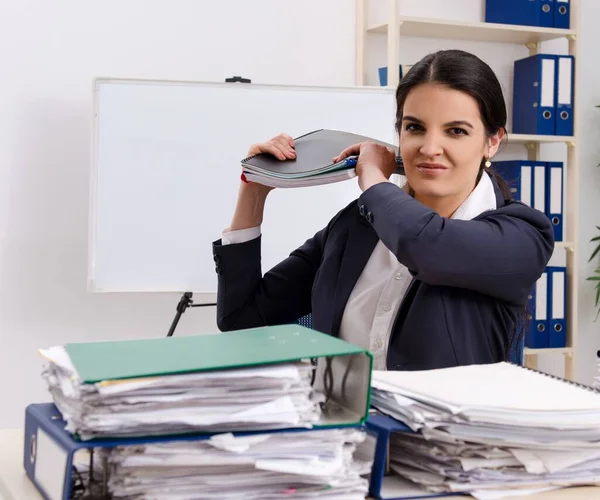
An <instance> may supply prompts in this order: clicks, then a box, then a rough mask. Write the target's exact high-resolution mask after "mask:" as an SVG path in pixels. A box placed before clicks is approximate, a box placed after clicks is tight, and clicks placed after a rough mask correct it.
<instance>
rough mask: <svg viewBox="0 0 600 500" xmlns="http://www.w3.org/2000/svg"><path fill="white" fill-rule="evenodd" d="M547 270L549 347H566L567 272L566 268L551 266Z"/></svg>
mask: <svg viewBox="0 0 600 500" xmlns="http://www.w3.org/2000/svg"><path fill="white" fill-rule="evenodd" d="M547 269H548V297H549V300H548V322H549V329H548V330H549V347H566V345H567V323H566V308H567V307H566V306H567V301H566V300H567V294H566V288H567V272H566V271H567V270H566V267H564V266H549V267H548V268H547Z"/></svg>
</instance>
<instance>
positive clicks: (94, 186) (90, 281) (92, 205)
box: [87, 76, 398, 301]
mask: <svg viewBox="0 0 600 500" xmlns="http://www.w3.org/2000/svg"><path fill="white" fill-rule="evenodd" d="M112 84H118V85H139V84H144V85H160V86H163V85H172V86H186V87H187V86H195V87H198V86H199V87H205V86H206V87H215V86H217V87H228V86H230V85H241V86H244V87H249V88H257V87H259V88H261V89H264V90H288V91H293V90H303V91H320V92H323V91H325V92H333V93H339V92H357V91H359V92H362V93H372V94H395V92H396V89H394V88H391V87H380V86H368V85H349V86H313V85H277V84H262V83H240V82H214V81H194V80H162V79H143V78H119V77H100V76H98V77H94V78H93V80H92V96H93V99H92V101H93V115H92V118H93V120H92V129H91V148H90V149H91V159H90V163H91V168H90V180H89V205H88V252H87V255H88V265H87V291H88V292H93V293H173V292H175V293H183V292H185V291H190V290H161V291H157V290H144V289H127V290H113V289H111V290H104V289H100V288H97V287H95V286H94V277H95V262H96V243H97V233H96V231H97V213H96V207H97V200H98V182H97V181H98V168H99V165H98V149H99V148H98V135H99V127H98V111H99V110H98V105H99V103H98V100H99V99H98V94H99V87H100V86H103V85H112ZM395 140H396V141H397V137H396V138H395ZM395 145H396V146H398V144H395ZM194 295H195V296H196V297H203V298H205V300H211V301H214V300H216V293H213V292H194Z"/></svg>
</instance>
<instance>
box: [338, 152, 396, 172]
mask: <svg viewBox="0 0 600 500" xmlns="http://www.w3.org/2000/svg"><path fill="white" fill-rule="evenodd" d="M357 161H358V156H349V157H348V158H346V159H345V160H344V165H345V166H346V167H356V162H357ZM396 164H397V165H398V169H397V170H396V173H397V174H400V175H404V163H402V157H400V156H396Z"/></svg>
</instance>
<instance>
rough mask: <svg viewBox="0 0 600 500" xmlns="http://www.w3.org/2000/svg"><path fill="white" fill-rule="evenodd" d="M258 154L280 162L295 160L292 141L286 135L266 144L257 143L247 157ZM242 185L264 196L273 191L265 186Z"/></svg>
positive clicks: (249, 183)
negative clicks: (269, 155)
mask: <svg viewBox="0 0 600 500" xmlns="http://www.w3.org/2000/svg"><path fill="white" fill-rule="evenodd" d="M260 153H266V154H271V155H273V156H274V157H275V158H277V159H278V160H281V161H285V160H293V159H295V158H296V151H294V139H293V138H292V137H290V136H289V135H287V134H283V133H281V134H278V135H276V136H275V137H272V138H271V139H269V140H268V141H266V142H259V143H256V144H253V145H252V146H250V149H249V150H248V155H247V156H254V155H257V154H260ZM244 183H245V185H246V187H248V188H250V189H252V190H253V191H257V192H259V193H260V194H263V195H264V196H266V195H267V194H269V192H270V191H272V190H273V189H275V188H273V187H271V186H265V185H263V184H258V183H256V182H250V181H244ZM242 187H243V186H242Z"/></svg>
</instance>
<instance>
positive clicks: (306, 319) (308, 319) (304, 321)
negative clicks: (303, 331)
mask: <svg viewBox="0 0 600 500" xmlns="http://www.w3.org/2000/svg"><path fill="white" fill-rule="evenodd" d="M297 323H298V324H299V325H300V326H305V327H306V328H312V314H307V315H306V316H302V317H301V318H300V319H299V320H298V321H297Z"/></svg>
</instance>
